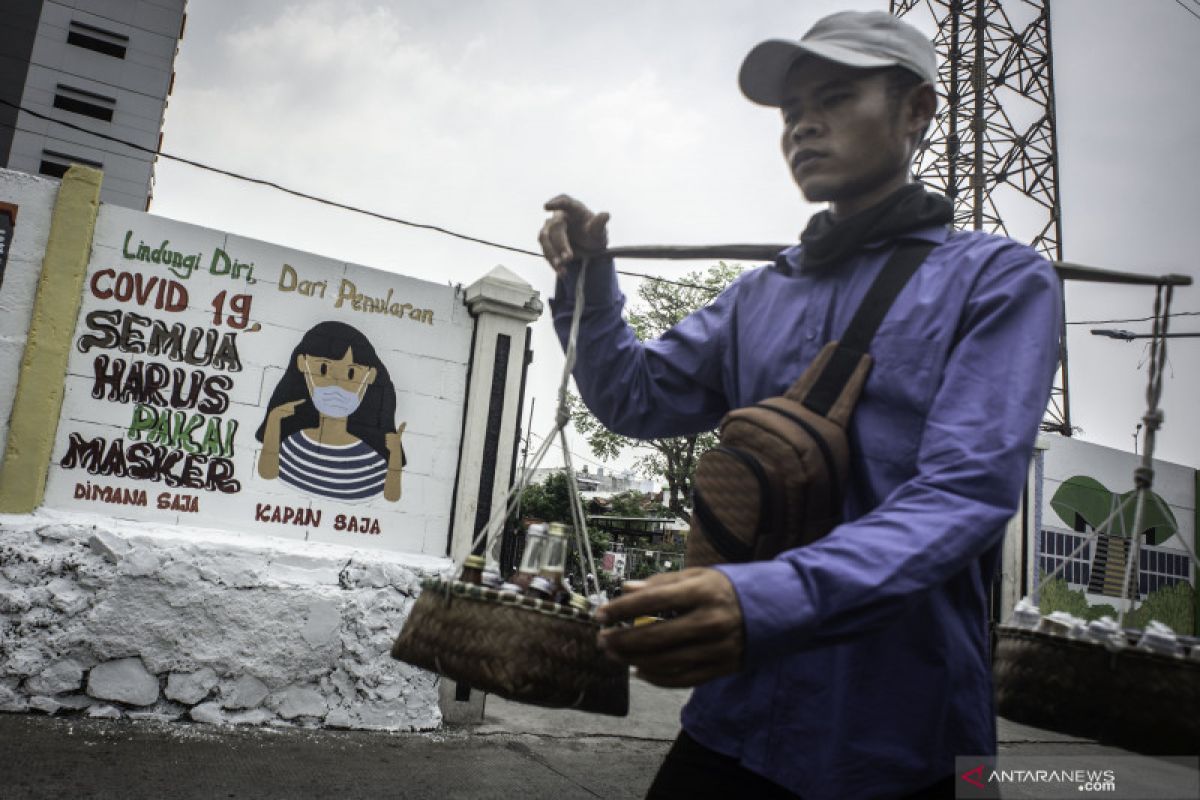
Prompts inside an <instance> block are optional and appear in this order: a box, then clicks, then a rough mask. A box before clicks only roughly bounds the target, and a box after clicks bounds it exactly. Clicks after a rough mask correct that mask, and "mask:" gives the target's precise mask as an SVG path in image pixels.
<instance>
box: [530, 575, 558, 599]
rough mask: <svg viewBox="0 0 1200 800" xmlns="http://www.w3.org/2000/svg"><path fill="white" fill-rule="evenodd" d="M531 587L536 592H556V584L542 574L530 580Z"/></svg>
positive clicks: (548, 593)
mask: <svg viewBox="0 0 1200 800" xmlns="http://www.w3.org/2000/svg"><path fill="white" fill-rule="evenodd" d="M529 588H530V589H532V590H533V591H536V592H541V593H542V594H545V595H552V594H554V584H553V583H551V582H550V581H549V580H547V579H546V578H543V577H542V576H541V575H535V576H534V577H533V580H531V581H530V582H529Z"/></svg>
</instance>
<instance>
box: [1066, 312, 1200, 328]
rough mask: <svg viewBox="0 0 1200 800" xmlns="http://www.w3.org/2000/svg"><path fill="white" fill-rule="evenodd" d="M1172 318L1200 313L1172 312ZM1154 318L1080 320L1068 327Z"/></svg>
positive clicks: (1147, 320)
mask: <svg viewBox="0 0 1200 800" xmlns="http://www.w3.org/2000/svg"><path fill="white" fill-rule="evenodd" d="M1171 316H1172V317H1198V316H1200V311H1172V312H1171ZM1153 319H1154V317H1134V318H1132V319H1081V320H1078V321H1076V322H1068V323H1067V324H1068V325H1108V324H1110V323H1113V322H1149V321H1151V320H1153Z"/></svg>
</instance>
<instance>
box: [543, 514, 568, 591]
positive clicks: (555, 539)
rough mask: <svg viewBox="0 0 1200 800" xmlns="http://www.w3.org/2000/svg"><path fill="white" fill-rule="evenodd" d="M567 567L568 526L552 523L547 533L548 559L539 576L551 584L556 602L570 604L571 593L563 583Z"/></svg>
mask: <svg viewBox="0 0 1200 800" xmlns="http://www.w3.org/2000/svg"><path fill="white" fill-rule="evenodd" d="M566 565H567V526H566V525H563V524H562V523H561V522H551V523H550V526H549V528H548V529H547V531H546V557H545V559H544V560H543V561H542V568H541V570H540V571H539V573H538V574H539V575H541V576H542V577H543V578H545V579H546V580H547V581H549V582H550V585H551V586H552V587H553V589H552V595H551V596H552V597H553V599H554V601H555V602H559V603H563V604H564V605H565V604H566V603H567V602H569V591H568V590H567V587H566V585H565V584H564V583H563V571H564V570H565V568H566Z"/></svg>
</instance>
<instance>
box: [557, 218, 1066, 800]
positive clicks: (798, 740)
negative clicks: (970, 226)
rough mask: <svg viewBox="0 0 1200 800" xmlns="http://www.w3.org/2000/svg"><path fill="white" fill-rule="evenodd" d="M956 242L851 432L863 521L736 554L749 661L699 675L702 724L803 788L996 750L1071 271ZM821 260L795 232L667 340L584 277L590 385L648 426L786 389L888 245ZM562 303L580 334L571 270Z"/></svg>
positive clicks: (750, 763)
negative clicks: (763, 554) (707, 676)
mask: <svg viewBox="0 0 1200 800" xmlns="http://www.w3.org/2000/svg"><path fill="white" fill-rule="evenodd" d="M912 236H913V237H914V238H919V239H925V240H928V241H932V242H935V243H937V244H938V245H939V246H938V247H936V248H935V249H934V250H933V251H932V252H931V253H930V255H929V256H928V258H927V259H926V260H925V262H924V263H923V264H922V265H921V267H920V268H919V269H918V271H917V272H916V274H915V275H914V276H913V277H912V279H911V280H910V281H909V283H908V284H907V286H905V288H904V289H903V291H902V292H901V293H900V295H899V296H898V297H897V299H896V301H895V303H894V304H893V306H892V308H891V310H890V311H889V312H888V314H887V316H886V318H885V319H884V321H883V323H882V324H881V325H880V327H879V330H878V332H877V333H876V335H875V339H874V341H873V342H872V344H871V353H872V355H873V356H874V359H875V364H874V367H873V368H872V370H871V374H870V377H869V379H868V381H867V384H866V386H865V388H864V391H863V394H862V396H861V399H860V400H859V403H858V406H857V410H856V411H855V413H854V416H853V418H852V420H851V424H850V447H851V471H852V478H851V482H850V483H851V485H850V486H849V488H848V491H847V496H846V500H845V514H844V519H845V520H846V521H845V522H844V523H843V524H842V525H840V526H838V527H837V528H836V529H835V530H834V531H833V532H832V533H830V534H829V535H828V536H827V537H825V538H824V539H822V540H820V541H819V542H816V543H814V544H812V545H809V546H807V547H802V548H797V549H795V550H789V551H787V552H784V553H782V554H781V555H779V556H778V557H776V558H775V559H774V560H771V561H760V562H754V563H749V564H736V565H724V566H721V567H719V569H720V570H721V571H722V572H724V573H725V575H727V576H728V577H729V579H730V580H731V581H732V582H733V585H734V588H735V589H736V591H737V596H738V599H739V601H740V602H741V607H742V613H743V616H744V624H745V633H746V637H745V644H746V650H745V666H744V669H743V670H742V671H741V672H740V673H738V674H736V675H734V676H731V677H728V678H723V679H719V680H715V681H711V682H709V683H707V684H704V685H703V686H700V687H698V688H697V689H696V690H695V692H694V693H693V695H692V698H691V700H690V701H689V703H688V704H687V706H686V707H685V708H684V711H683V727H684V729H685V730H687V732H688V733H689V734H690V735H691V736H692V737H693V738H695V739H696V740H698V741H699V742H700V743H701V744H704V745H705V746H707V747H709V748H711V749H713V750H716V751H718V752H721V753H724V754H726V755H730V756H734V757H736V758H738V759H739V760H740V761H741V763H742V764H743V765H744V766H745V767H747V768H748V769H750V770H752V771H754V772H757V773H759V774H761V775H764V776H765V777H767V778H768V779H770V780H772V781H775V782H776V783H779V784H781V785H783V786H785V787H787V788H788V789H790V790H791V791H793V792H795V793H797V794H800V795H801V796H803V797H805V798H810V799H812V800H817V799H818V798H851V797H853V798H865V797H888V796H893V795H901V794H904V793H906V792H911V791H914V790H916V789H919V788H921V787H923V786H925V785H928V784H930V783H933V782H935V781H937V780H939V779H941V778H944V777H946V776H949V775H951V774H952V772H953V769H954V756H955V755H978V754H987V753H993V752H995V747H996V734H995V718H994V711H993V703H992V683H991V669H990V658H989V642H988V628H987V608H988V602H987V591H988V586H989V584H990V582H991V579H992V577H993V576H994V574H995V570H996V566H997V562H998V556H999V550H1000V543H1001V539H1002V537H1003V533H1004V528H1005V524H1006V523H1007V521H1008V519H1009V518H1010V517H1011V516H1012V515H1013V514H1014V513H1015V511H1016V509H1017V507H1018V504H1019V502H1020V496H1021V489H1022V486H1023V484H1024V480H1025V475H1026V470H1027V468H1028V463H1029V459H1030V456H1031V454H1032V448H1033V443H1034V439H1035V437H1036V435H1037V429H1038V423H1039V421H1040V420H1041V418H1042V414H1043V411H1044V409H1045V407H1046V402H1047V398H1048V395H1049V390H1050V386H1051V381H1052V379H1053V375H1054V370H1055V366H1056V363H1057V357H1058V336H1059V331H1060V329H1061V328H1060V326H1061V318H1060V313H1061V312H1060V309H1061V304H1060V295H1059V291H1060V290H1059V283H1058V280H1057V277H1056V276H1055V274H1054V271H1053V269H1052V267H1051V265H1050V264H1049V262H1047V261H1046V260H1045V259H1044V258H1042V257H1041V256H1040V255H1038V254H1037V253H1036V252H1035V251H1033V250H1032V249H1030V248H1028V247H1026V246H1023V245H1020V244H1017V243H1015V242H1013V241H1011V240H1009V239H1005V238H1002V237H999V236H993V235H989V234H983V233H978V232H950V231H948V230H947V229H945V228H941V227H933V228H928V229H925V230H922V231H918V232H916V233H914V234H912ZM893 249H894V248H893V246H892V245H891V244H890V243H879V244H877V245H875V246H867V247H866V248H864V249H863V250H861V251H860V253H859V254H857V255H856V256H855V257H853V258H852V259H850V260H849V261H848V262H847V263H845V264H844V265H842V266H841V267H839V268H837V269H834V270H831V271H828V272H824V273H821V274H810V273H808V272H803V271H801V270H800V269H798V264H799V251H800V248H799V246H797V247H795V248H791V249H789V250H786V251H784V252H783V253H782V254H781V255H780V257H779V258H778V259H777V261H776V263H775V264H774V265H770V266H766V267H762V268H759V269H755V270H751V271H748V272H746V273H743V274H742V275H741V276H740V277H739V278H738V279H737V280H736V281H735V282H734V283H733V284H732V285H731V286H730V287H729V288H728V289H727V290H726V291H725V292H723V293H722V294H721V295H720V296H719V297H717V298H716V299H715V300H714V301H713V302H712V303H711V304H710V305H708V306H706V307H705V308H703V309H701V310H699V311H697V312H696V313H694V314H692V315H691V316H689V317H688V318H687V319H685V320H683V321H682V322H680V323H679V324H678V325H677V326H675V327H674V328H673V329H672V330H670V331H668V332H667V333H665V334H664V335H663V336H662V337H661V338H659V339H658V340H656V341H652V342H645V343H642V342H639V341H638V340H637V338H636V337H635V336H634V335H633V332H632V331H631V330H630V329H629V327H628V326H627V325H626V324H625V323H624V321H623V320H622V318H621V309H622V307H623V305H624V297H623V295H622V294H621V293H620V291H619V289H618V288H617V285H616V278H615V274H614V271H613V267H612V264H611V263H610V262H603V261H601V262H594V263H593V264H592V265H591V266H590V267H589V269H588V274H587V279H586V286H585V304H584V316H583V319H582V323H581V327H580V333H579V344H578V353H579V361H578V364H577V366H576V368H575V380H576V384H577V385H578V387H579V391H580V393H581V394H582V396H583V398H584V400H585V401H586V403H587V405H588V407H589V408H590V409H591V410H592V412H593V413H594V414H595V415H596V416H597V417H598V418H599V419H600V420H601V421H602V422H604V424H605V425H607V426H608V427H609V428H611V429H612V430H614V431H616V432H618V433H621V434H625V435H628V436H634V437H639V438H647V439H648V438H657V437H665V436H674V435H679V434H685V433H693V432H696V431H703V430H710V429H712V428H714V427H715V426H716V425H717V423H718V422H719V420H720V419H721V417H722V415H724V414H725V412H727V411H728V410H730V409H732V408H737V407H740V406H745V405H751V404H753V403H755V402H757V401H759V400H761V399H763V398H766V397H770V396H772V395H778V394H782V393H783V392H784V390H785V389H787V387H788V386H789V385H790V384H791V383H792V382H793V381H794V380H795V379H796V377H797V376H799V374H800V373H801V372H802V371H803V370H804V368H805V367H806V366H807V365H808V364H809V362H811V361H812V359H813V358H814V357H815V356H816V355H817V352H818V351H819V350H820V349H821V346H822V345H823V344H824V343H825V342H827V341H830V340H831V339H834V338H836V337H837V336H839V335H840V334H841V333H842V331H843V330H844V329H845V327H846V326H847V325H848V324H849V321H850V318H851V316H852V315H853V314H854V312H855V310H856V309H857V307H858V304H859V302H860V301H861V299H862V297H863V296H864V294H865V293H866V290H867V288H868V286H870V284H871V281H872V280H873V279H874V277H875V276H876V274H877V273H878V272H879V270H880V269H881V268H882V266H883V264H884V263H885V261H886V260H887V258H888V256H890V254H891V252H892V250H893ZM565 283H566V285H563V284H562V283H560V285H559V287H558V290H557V295H558V296H557V298H556V299H555V300H553V301H551V305H552V308H553V311H554V323H555V326H556V328H557V330H558V332H559V335H560V337H561V338H563V339H564V340H565V337H566V334H567V330H568V325H569V322H570V315H571V311H572V308H573V289H574V285H573V284H574V278H573V276H572V277H569V278H568V279H567V280H566V281H565Z"/></svg>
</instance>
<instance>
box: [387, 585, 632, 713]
mask: <svg viewBox="0 0 1200 800" xmlns="http://www.w3.org/2000/svg"><path fill="white" fill-rule="evenodd" d="M421 589H422V591H421V594H420V596H419V597H418V598H417V602H416V603H415V604H414V605H413V608H412V611H411V612H410V613H409V616H408V620H407V621H406V622H405V623H404V628H403V630H401V631H400V635H399V636H398V637H397V638H396V642H395V644H393V645H392V657H393V658H396V659H398V660H400V661H406V662H408V663H409V664H412V665H414V666H417V667H421V668H423V669H427V670H430V671H432V672H437V673H439V674H441V675H445V676H446V677H448V678H451V679H453V680H455V681H458V682H459V683H463V684H467V685H469V686H472V687H474V688H476V689H482V690H483V691H485V692H491V693H492V694H495V695H499V696H500V697H503V698H505V699H508V700H515V701H517V702H521V703H530V704H533V705H539V706H548V707H550V708H574V709H578V710H580V711H591V712H594V713H597V714H611V715H613V716H618V717H623V716H625V715H626V714H628V713H629V668H628V667H626V666H624V665H621V664H618V663H617V662H615V661H613V660H611V659H610V658H608V657H607V656H606V655H605V654H604V653H603V652H601V651H600V649H599V648H598V647H597V646H596V633H597V632H598V631H599V630H600V626H599V624H598V623H597V622H596V621H595V619H594V618H593V617H592V615H591V614H590V613H588V612H584V611H578V610H576V609H572V608H566V607H564V606H560V605H558V604H556V603H550V602H544V601H541V600H538V599H536V598H532V597H522V596H519V595H516V594H514V593H511V592H499V591H496V590H495V589H487V588H484V587H482V586H476V585H474V584H467V583H462V582H459V581H446V580H442V579H440V578H427V579H426V580H424V581H422V583H421Z"/></svg>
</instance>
